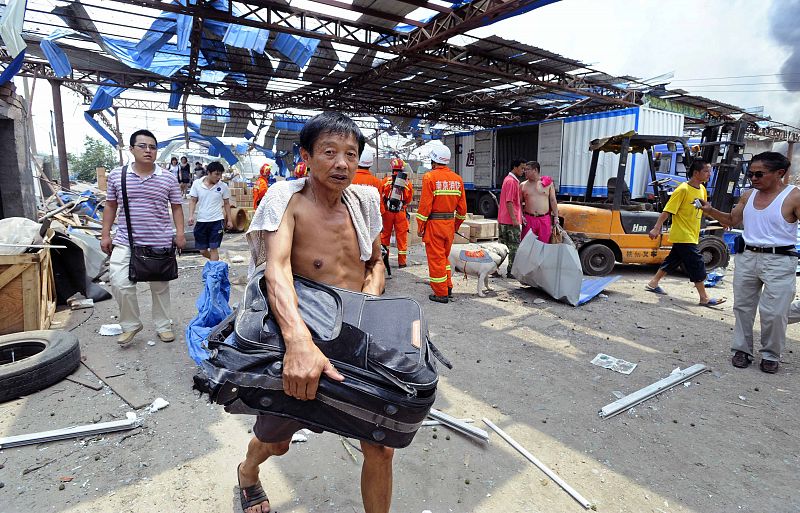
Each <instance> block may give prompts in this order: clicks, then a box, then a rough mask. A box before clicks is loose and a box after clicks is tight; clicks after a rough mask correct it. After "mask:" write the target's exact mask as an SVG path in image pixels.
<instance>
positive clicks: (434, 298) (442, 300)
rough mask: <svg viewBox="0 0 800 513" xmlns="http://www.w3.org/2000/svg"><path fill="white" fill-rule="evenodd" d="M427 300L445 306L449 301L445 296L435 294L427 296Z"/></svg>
mask: <svg viewBox="0 0 800 513" xmlns="http://www.w3.org/2000/svg"><path fill="white" fill-rule="evenodd" d="M428 299H430V300H431V301H436V302H437V303H445V304H447V303H448V302H449V301H450V300H449V299H447V296H437V295H436V294H431V295H430V296H428Z"/></svg>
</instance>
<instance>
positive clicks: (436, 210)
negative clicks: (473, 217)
mask: <svg viewBox="0 0 800 513" xmlns="http://www.w3.org/2000/svg"><path fill="white" fill-rule="evenodd" d="M434 166H436V167H434V168H433V170H431V171H429V172H427V173H425V176H423V177H422V195H421V197H420V200H419V208H418V209H417V232H418V233H419V234H420V236H421V237H422V240H423V242H425V255H426V256H427V257H428V278H429V279H430V283H431V289H433V293H434V294H435V295H437V296H440V297H441V296H447V292H448V290H447V289H452V288H453V280H452V269H450V264H449V262H448V260H447V257H448V256H449V255H450V248H451V247H452V245H453V239H454V238H455V234H456V231H457V230H458V228H459V227H460V226H461V223H462V222H463V221H464V219H466V218H467V197H466V193H465V192H464V180H462V179H461V177H460V176H458V175H457V174H455V173H454V172H453V171H452V170H450V168H449V167H447V166H442V165H438V164H434ZM454 211H455V214H453V212H454Z"/></svg>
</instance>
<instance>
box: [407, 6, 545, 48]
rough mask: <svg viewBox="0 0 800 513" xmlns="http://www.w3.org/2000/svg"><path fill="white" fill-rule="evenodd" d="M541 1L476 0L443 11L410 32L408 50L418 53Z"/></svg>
mask: <svg viewBox="0 0 800 513" xmlns="http://www.w3.org/2000/svg"><path fill="white" fill-rule="evenodd" d="M537 1H538V0H473V1H472V2H469V3H468V4H465V5H462V6H461V7H459V8H458V9H454V10H451V11H450V12H447V13H442V14H440V15H438V16H436V17H435V18H434V19H432V20H431V21H430V22H429V23H428V24H427V25H426V26H424V27H420V28H418V29H417V30H414V31H412V32H411V33H410V34H409V38H408V41H407V42H406V43H405V50H406V51H408V52H418V51H421V50H425V49H428V48H430V47H432V46H435V45H437V44H438V43H443V42H445V41H446V40H447V39H449V38H451V37H453V36H457V35H459V34H464V33H465V32H468V31H470V30H472V29H475V28H478V27H481V26H484V25H487V23H486V21H487V19H489V20H491V19H495V18H500V17H502V16H505V15H507V14H510V13H512V12H514V11H515V10H517V9H519V8H521V7H524V6H526V5H529V4H532V3H536V2H537Z"/></svg>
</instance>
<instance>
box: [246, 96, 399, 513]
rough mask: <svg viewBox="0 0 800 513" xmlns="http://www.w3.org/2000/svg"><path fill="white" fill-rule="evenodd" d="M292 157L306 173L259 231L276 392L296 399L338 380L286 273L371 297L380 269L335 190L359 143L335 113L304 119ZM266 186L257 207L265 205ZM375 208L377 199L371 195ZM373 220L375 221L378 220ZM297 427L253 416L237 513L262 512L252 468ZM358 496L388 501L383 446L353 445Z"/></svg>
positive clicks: (383, 507) (343, 182)
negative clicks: (274, 331) (276, 354)
mask: <svg viewBox="0 0 800 513" xmlns="http://www.w3.org/2000/svg"><path fill="white" fill-rule="evenodd" d="M300 145H301V149H300V154H301V156H302V158H303V161H304V162H307V163H308V166H309V168H311V169H312V170H313V173H311V174H310V176H309V177H308V179H307V182H306V183H305V185H304V186H303V189H302V190H301V191H300V192H299V193H296V194H294V195H293V196H292V198H291V200H290V201H289V205H288V207H287V208H286V211H285V213H284V215H283V218H282V220H281V223H280V226H279V227H278V229H277V230H276V231H273V232H267V233H266V235H265V237H264V240H265V245H266V255H267V266H266V270H265V279H266V281H267V287H266V288H267V294H268V301H269V306H270V309H271V311H272V313H273V314H274V316H275V320H276V321H277V323H278V326H279V327H280V329H281V333H282V334H283V338H284V342H285V344H286V354H285V356H284V360H283V390H284V392H286V394H288V395H290V396H292V397H295V398H297V399H300V400H311V399H314V397H315V395H316V392H317V387H318V385H319V380H320V377H321V375H322V374H324V375H325V376H326V378H327V379H332V380H337V381H342V380H343V379H344V377H343V376H342V375H341V374H339V372H337V370H336V369H335V368H334V367H333V365H332V364H331V362H330V361H329V360H328V358H326V357H325V356H324V355H323V354H322V352H321V351H320V350H319V349H318V348H317V346H315V345H314V343H313V342H312V340H311V334H310V333H309V331H308V328H307V327H306V325H305V323H304V322H303V319H302V318H301V317H300V313H299V311H298V308H297V295H296V293H295V289H294V285H293V279H292V274H293V273H294V274H298V275H301V276H304V277H306V278H309V279H311V280H314V281H317V282H321V283H325V284H327V285H332V286H336V287H341V288H344V289H349V290H355V291H361V292H365V293H368V294H375V295H379V294H381V293H382V292H383V289H384V276H383V275H384V267H383V262H382V261H381V246H380V239H379V238H378V237H376V238H375V240H374V241H373V243H372V254H371V256H370V257H369V259H368V260H366V261H364V260H362V259H361V251H360V246H359V242H358V236H357V233H356V229H355V226H354V224H353V221H352V219H351V216H350V213H349V211H348V209H347V206H346V205H345V204H344V203H343V201H342V193H343V191H344V190H345V189H346V188H347V187H348V186H349V185H350V182H351V180H352V179H353V175H354V174H355V171H356V167H357V166H358V161H359V155H361V152H362V150H363V149H364V137H363V136H362V135H361V132H360V131H359V129H358V127H357V126H356V125H355V123H354V122H353V121H352V120H351V119H350V118H348V117H347V116H344V115H342V114H338V113H332V112H326V113H323V114H320V115H318V116H315V117H314V118H312V119H311V120H309V121H308V122H307V123H306V124H305V126H304V127H303V130H302V131H301V132H300ZM273 193H274V192H273V188H270V189H269V191H268V192H267V195H266V196H265V198H264V200H263V201H262V205H261V206H260V208H265V207H267V206H268V205H269V201H270V197H271V194H273ZM374 199H375V208H376V209H378V208H379V206H378V203H379V199H378V194H377V191H376V192H375V198H374ZM378 221H380V218H379V217H378ZM303 427H305V426H304V425H303V424H301V423H299V422H297V421H295V420H293V419H286V418H283V417H277V416H272V415H260V416H258V417H257V420H256V424H255V426H254V428H253V433H254V435H255V436H254V437H253V439H252V440H251V441H250V444H249V445H248V448H247V456H246V458H245V460H244V461H243V462H242V463H241V464H240V465H239V468H238V478H239V488H240V495H241V497H240V498H241V502H242V509H243V510H244V511H245V513H256V512H258V513H263V512H267V511H270V506H269V499H268V498H267V496H266V494H265V493H264V490H263V488H262V487H261V483H260V481H259V478H258V467H259V465H260V464H261V463H263V462H264V461H266V460H267V458H269V457H271V456H280V455H282V454H285V453H286V451H288V450H289V444H290V441H291V438H292V434H293V433H294V432H296V431H298V430H300V429H301V428H303ZM361 449H362V452H363V454H364V464H363V466H362V469H361V496H362V499H363V501H364V510H365V511H366V513H388V511H389V505H390V503H391V495H392V456H393V454H394V450H393V449H391V448H389V447H384V446H381V445H375V444H371V443H367V442H361Z"/></svg>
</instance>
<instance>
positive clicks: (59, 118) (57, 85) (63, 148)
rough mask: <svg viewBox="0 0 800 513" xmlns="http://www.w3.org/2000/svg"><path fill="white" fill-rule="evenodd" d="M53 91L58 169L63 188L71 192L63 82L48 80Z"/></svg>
mask: <svg viewBox="0 0 800 513" xmlns="http://www.w3.org/2000/svg"><path fill="white" fill-rule="evenodd" d="M48 82H50V86H51V87H52V89H53V114H54V115H55V118H56V119H55V125H56V146H57V147H58V168H59V170H60V171H61V187H62V188H63V189H64V190H67V191H68V190H69V168H68V165H69V164H68V162H67V142H66V140H65V139H64V113H63V112H62V110H61V81H60V80H54V79H48Z"/></svg>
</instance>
